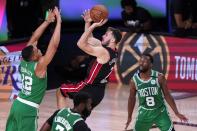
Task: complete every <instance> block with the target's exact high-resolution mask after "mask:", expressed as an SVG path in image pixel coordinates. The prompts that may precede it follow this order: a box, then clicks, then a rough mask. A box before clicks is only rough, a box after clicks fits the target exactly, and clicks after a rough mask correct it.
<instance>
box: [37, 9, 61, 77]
mask: <svg viewBox="0 0 197 131" xmlns="http://www.w3.org/2000/svg"><path fill="white" fill-rule="evenodd" d="M53 12H54V14H55V16H56V20H57V23H56V27H55V30H54V33H53V35H52V38H51V40H50V42H49V46H48V48H47V51H46V54H45V55H44V56H43V57H41V58H40V60H39V62H38V65H37V67H36V75H37V76H40V77H44V76H45V73H46V68H47V66H48V64H49V63H50V62H51V60H52V59H53V57H54V55H55V52H56V51H57V48H58V46H59V42H60V33H61V22H62V21H61V16H60V11H59V10H58V8H57V7H55V9H54V10H53Z"/></svg>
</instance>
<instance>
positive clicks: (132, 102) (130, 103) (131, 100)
mask: <svg viewBox="0 0 197 131" xmlns="http://www.w3.org/2000/svg"><path fill="white" fill-rule="evenodd" d="M130 85H131V86H130V87H131V88H130V94H129V98H128V118H127V123H126V127H125V130H126V129H127V127H128V126H129V124H130V123H131V120H132V114H133V109H134V107H135V102H136V87H135V83H134V81H133V80H131V82H130Z"/></svg>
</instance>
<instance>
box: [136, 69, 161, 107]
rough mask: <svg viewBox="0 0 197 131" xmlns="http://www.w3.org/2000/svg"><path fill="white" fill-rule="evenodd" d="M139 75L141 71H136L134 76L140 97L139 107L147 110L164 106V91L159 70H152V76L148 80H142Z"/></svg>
mask: <svg viewBox="0 0 197 131" xmlns="http://www.w3.org/2000/svg"><path fill="white" fill-rule="evenodd" d="M139 75H140V74H139V73H136V74H135V75H134V76H133V81H134V83H135V86H136V90H137V94H138V99H139V107H140V108H143V109H146V110H154V109H158V108H161V107H164V106H165V105H164V98H163V92H162V89H161V87H160V85H159V82H158V75H159V72H157V71H154V70H151V77H150V79H149V80H147V81H144V80H142V79H141V78H140V76H139Z"/></svg>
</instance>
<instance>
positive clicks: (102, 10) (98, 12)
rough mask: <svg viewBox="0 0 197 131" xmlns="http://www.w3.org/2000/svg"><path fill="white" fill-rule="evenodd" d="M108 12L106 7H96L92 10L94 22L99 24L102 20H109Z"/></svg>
mask: <svg viewBox="0 0 197 131" xmlns="http://www.w3.org/2000/svg"><path fill="white" fill-rule="evenodd" d="M108 15H109V13H108V10H107V8H106V7H105V6H104V5H95V6H94V7H92V8H91V10H90V17H91V19H92V20H93V21H94V22H99V21H101V20H102V19H106V18H108Z"/></svg>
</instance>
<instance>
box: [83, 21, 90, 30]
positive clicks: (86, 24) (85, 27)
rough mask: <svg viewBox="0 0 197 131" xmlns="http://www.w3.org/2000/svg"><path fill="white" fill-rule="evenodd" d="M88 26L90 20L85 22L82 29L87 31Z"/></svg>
mask: <svg viewBox="0 0 197 131" xmlns="http://www.w3.org/2000/svg"><path fill="white" fill-rule="evenodd" d="M90 26H91V23H90V22H85V26H84V31H87V30H88V28H89V27H90Z"/></svg>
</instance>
